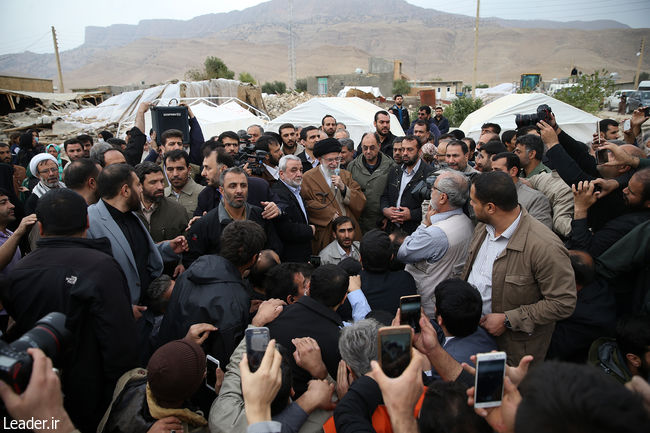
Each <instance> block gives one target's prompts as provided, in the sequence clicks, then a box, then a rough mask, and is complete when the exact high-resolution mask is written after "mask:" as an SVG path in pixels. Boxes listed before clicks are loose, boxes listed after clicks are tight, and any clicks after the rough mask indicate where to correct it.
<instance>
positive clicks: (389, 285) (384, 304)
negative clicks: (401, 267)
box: [360, 270, 417, 314]
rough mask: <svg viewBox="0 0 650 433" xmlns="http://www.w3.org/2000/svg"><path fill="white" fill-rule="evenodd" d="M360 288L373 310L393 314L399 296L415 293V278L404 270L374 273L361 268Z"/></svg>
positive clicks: (397, 304)
mask: <svg viewBox="0 0 650 433" xmlns="http://www.w3.org/2000/svg"><path fill="white" fill-rule="evenodd" d="M360 275H361V290H362V291H363V294H364V295H366V299H367V300H368V304H369V305H370V308H372V310H373V311H375V310H383V311H386V312H388V313H391V314H394V313H395V311H396V310H397V308H398V307H399V298H400V297H402V296H410V295H416V294H417V287H416V286H415V280H414V279H413V277H412V276H411V274H409V273H408V272H406V271H394V272H384V273H381V274H380V273H375V272H368V271H366V270H362V271H361V273H360Z"/></svg>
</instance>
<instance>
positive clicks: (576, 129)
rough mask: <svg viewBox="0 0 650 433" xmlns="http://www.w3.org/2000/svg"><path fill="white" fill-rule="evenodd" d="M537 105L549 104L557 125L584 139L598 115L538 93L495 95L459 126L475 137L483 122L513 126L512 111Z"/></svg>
mask: <svg viewBox="0 0 650 433" xmlns="http://www.w3.org/2000/svg"><path fill="white" fill-rule="evenodd" d="M541 104H547V105H548V106H549V107H551V109H552V110H553V113H554V114H555V119H556V121H557V123H558V125H560V127H561V128H562V129H563V130H564V131H566V133H567V134H569V135H570V136H572V137H573V138H575V139H576V140H578V141H582V142H587V141H589V140H591V139H592V138H593V137H592V134H594V133H595V132H596V122H597V121H599V120H600V119H599V118H598V117H596V116H594V115H592V114H589V113H587V112H585V111H582V110H580V109H578V108H576V107H573V106H571V105H569V104H566V103H564V102H562V101H559V100H557V99H555V98H552V97H550V96H548V95H544V94H542V93H522V94H512V95H506V96H504V97H502V98H499V99H497V100H496V101H494V102H492V103H490V104H487V105H485V106H484V107H481V108H479V109H478V110H476V111H474V112H473V113H471V114H470V115H469V116H467V118H465V121H464V122H463V123H462V125H460V128H459V129H461V130H462V131H463V132H464V133H465V135H467V136H469V137H471V138H473V139H475V140H476V139H478V137H479V136H480V135H481V125H483V124H484V123H486V122H490V123H496V124H498V125H500V126H501V130H502V131H505V130H507V129H515V128H516V125H515V114H533V113H536V112H537V107H538V106H539V105H541Z"/></svg>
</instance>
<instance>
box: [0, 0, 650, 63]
mask: <svg viewBox="0 0 650 433" xmlns="http://www.w3.org/2000/svg"><path fill="white" fill-rule="evenodd" d="M298 1H299V0H298ZM407 1H408V2H409V3H411V4H414V5H417V6H421V7H425V8H431V9H437V10H440V11H443V12H450V13H457V14H464V15H470V16H475V15H476V0H455V1H453V2H450V1H448V0H407ZM233 3H234V2H230V1H223V0H183V1H180V2H179V1H178V0H156V1H143V0H135V1H134V0H90V1H88V0H83V1H81V0H57V1H51V0H0V8H1V9H0V10H1V11H2V16H3V18H4V19H3V20H2V21H3V22H2V26H0V54H7V53H16V52H23V51H27V50H29V51H32V52H36V53H48V52H53V45H52V33H51V30H50V27H51V26H55V27H56V30H57V36H58V39H59V50H60V51H63V50H69V49H72V48H75V47H77V46H79V45H81V44H82V43H83V38H84V27H85V26H87V25H94V26H109V25H111V24H137V23H138V21H140V20H142V19H150V18H175V19H182V20H187V19H190V18H194V17H195V16H198V15H203V14H208V13H218V12H228V11H231V10H234V8H233V7H232V4H233ZM236 3H237V5H238V6H239V7H238V8H237V9H240V10H241V9H245V8H247V7H250V6H254V5H256V4H259V3H262V1H260V0H238V1H237V2H236ZM179 6H180V7H179ZM481 16H482V17H499V18H506V19H545V20H553V21H573V20H583V21H591V20H599V19H611V20H616V21H619V22H621V23H624V24H627V25H628V26H630V27H636V28H643V27H648V26H649V24H648V17H649V16H650V1H648V0H618V1H616V2H613V1H612V0H546V1H543V2H532V1H522V0H484V1H483V2H482V3H481Z"/></svg>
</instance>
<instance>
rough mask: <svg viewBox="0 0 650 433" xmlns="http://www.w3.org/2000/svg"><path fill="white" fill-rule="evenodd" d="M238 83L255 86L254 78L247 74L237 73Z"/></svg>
mask: <svg viewBox="0 0 650 433" xmlns="http://www.w3.org/2000/svg"><path fill="white" fill-rule="evenodd" d="M238 79H239V81H241V82H242V83H251V84H257V81H255V78H253V76H252V75H251V74H249V73H248V72H240V73H239V78H238Z"/></svg>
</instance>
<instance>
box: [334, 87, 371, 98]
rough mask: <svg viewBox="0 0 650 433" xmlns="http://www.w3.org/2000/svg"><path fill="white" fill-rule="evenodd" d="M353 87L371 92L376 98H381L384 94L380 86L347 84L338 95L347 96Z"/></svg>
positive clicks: (340, 96)
mask: <svg viewBox="0 0 650 433" xmlns="http://www.w3.org/2000/svg"><path fill="white" fill-rule="evenodd" d="M352 89H356V90H360V91H362V92H365V93H371V94H372V95H373V96H374V97H375V98H379V97H380V96H383V95H382V94H381V91H380V90H379V87H372V86H345V87H344V88H343V89H341V91H340V92H339V93H338V94H337V95H336V96H338V97H339V98H345V96H346V95H347V94H348V92H349V91H350V90H352Z"/></svg>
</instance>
